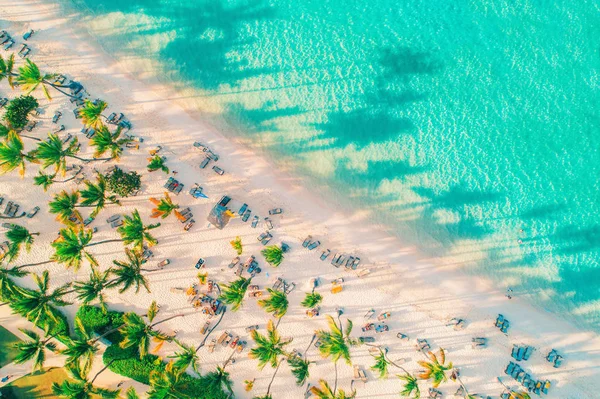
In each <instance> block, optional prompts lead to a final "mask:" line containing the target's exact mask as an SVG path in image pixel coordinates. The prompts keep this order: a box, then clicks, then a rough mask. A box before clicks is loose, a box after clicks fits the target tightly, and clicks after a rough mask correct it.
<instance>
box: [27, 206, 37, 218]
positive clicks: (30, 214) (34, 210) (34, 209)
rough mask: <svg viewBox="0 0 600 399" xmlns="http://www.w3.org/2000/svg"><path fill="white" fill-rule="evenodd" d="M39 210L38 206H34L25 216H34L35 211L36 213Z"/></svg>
mask: <svg viewBox="0 0 600 399" xmlns="http://www.w3.org/2000/svg"><path fill="white" fill-rule="evenodd" d="M39 211H40V207H39V206H36V207H34V208H33V209H32V210H31V212H29V213H28V214H27V218H29V219H31V218H32V217H34V216H35V215H37V213H38V212H39Z"/></svg>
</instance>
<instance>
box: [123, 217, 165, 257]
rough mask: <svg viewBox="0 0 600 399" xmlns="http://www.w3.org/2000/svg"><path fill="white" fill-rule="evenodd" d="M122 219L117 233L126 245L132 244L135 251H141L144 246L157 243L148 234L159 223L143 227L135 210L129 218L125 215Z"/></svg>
mask: <svg viewBox="0 0 600 399" xmlns="http://www.w3.org/2000/svg"><path fill="white" fill-rule="evenodd" d="M123 219H124V220H123V225H122V226H121V227H119V228H118V229H117V231H118V232H119V234H121V237H122V238H123V242H124V243H125V244H126V245H129V244H133V247H134V248H135V249H138V250H142V249H143V248H144V246H145V245H148V246H153V245H154V244H156V243H157V242H158V241H156V238H154V237H153V236H152V234H150V230H152V229H155V228H157V227H159V226H160V223H157V224H149V225H148V226H146V225H144V222H142V218H141V217H140V214H139V212H138V210H137V209H136V210H134V211H133V213H132V214H131V216H128V215H125V216H124V218H123Z"/></svg>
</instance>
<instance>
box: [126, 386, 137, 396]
mask: <svg viewBox="0 0 600 399" xmlns="http://www.w3.org/2000/svg"><path fill="white" fill-rule="evenodd" d="M125 399H140V396H139V395H138V394H137V392H136V391H135V388H134V387H129V389H128V390H127V392H125Z"/></svg>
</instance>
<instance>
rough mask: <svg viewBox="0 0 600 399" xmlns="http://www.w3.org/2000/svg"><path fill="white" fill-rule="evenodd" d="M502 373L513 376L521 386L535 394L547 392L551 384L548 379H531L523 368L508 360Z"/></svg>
mask: <svg viewBox="0 0 600 399" xmlns="http://www.w3.org/2000/svg"><path fill="white" fill-rule="evenodd" d="M504 373H505V374H506V375H509V376H511V377H512V378H514V379H515V380H516V381H517V382H519V383H520V384H521V385H523V387H524V388H525V389H527V390H528V391H529V392H533V393H535V394H537V395H540V394H542V393H544V394H547V393H548V389H550V387H551V386H552V383H551V382H550V380H546V381H541V380H539V381H538V380H534V379H532V378H531V375H530V374H529V373H527V372H526V371H525V370H523V368H522V367H521V366H519V365H518V364H517V363H513V362H510V363H509V364H508V366H506V369H505V370H504Z"/></svg>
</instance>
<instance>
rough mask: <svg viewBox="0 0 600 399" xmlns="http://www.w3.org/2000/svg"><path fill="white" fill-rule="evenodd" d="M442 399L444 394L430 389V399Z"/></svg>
mask: <svg viewBox="0 0 600 399" xmlns="http://www.w3.org/2000/svg"><path fill="white" fill-rule="evenodd" d="M441 397H442V392H440V391H439V390H437V389H435V388H429V399H438V398H441Z"/></svg>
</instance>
